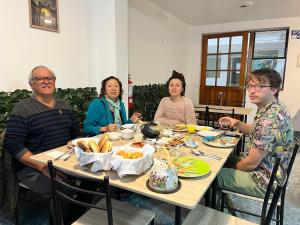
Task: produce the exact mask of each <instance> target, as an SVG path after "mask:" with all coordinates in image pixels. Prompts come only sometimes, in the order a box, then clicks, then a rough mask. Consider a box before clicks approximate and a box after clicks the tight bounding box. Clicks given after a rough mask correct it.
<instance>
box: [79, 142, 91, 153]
mask: <svg viewBox="0 0 300 225" xmlns="http://www.w3.org/2000/svg"><path fill="white" fill-rule="evenodd" d="M77 145H78V147H79V148H81V149H82V150H83V151H85V152H86V151H89V145H88V143H86V142H85V141H84V140H79V141H77Z"/></svg>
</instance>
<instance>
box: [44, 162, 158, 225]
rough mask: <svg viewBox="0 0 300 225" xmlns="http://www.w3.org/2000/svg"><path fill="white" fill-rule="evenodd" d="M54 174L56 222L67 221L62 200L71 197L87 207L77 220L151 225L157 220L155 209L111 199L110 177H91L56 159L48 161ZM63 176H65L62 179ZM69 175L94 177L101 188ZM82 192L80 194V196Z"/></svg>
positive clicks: (84, 178)
mask: <svg viewBox="0 0 300 225" xmlns="http://www.w3.org/2000/svg"><path fill="white" fill-rule="evenodd" d="M48 168H49V172H50V176H51V184H52V193H53V198H54V212H53V213H54V217H55V219H54V220H55V224H57V225H62V224H63V214H62V205H61V200H65V201H68V202H70V203H73V204H77V205H79V206H83V207H86V208H87V212H86V213H84V214H83V215H82V216H81V217H80V218H79V219H78V220H76V221H75V222H74V223H73V224H78V225H79V224H81V225H82V224H93V225H94V224H103V225H104V224H108V225H113V224H126V225H147V224H154V216H155V215H154V213H153V212H151V211H149V210H146V209H141V208H136V207H134V206H131V205H129V204H126V203H123V202H120V201H117V200H114V199H111V196H110V185H109V177H108V176H105V177H104V180H103V181H101V180H99V179H91V178H87V177H83V176H79V175H74V174H71V173H69V172H67V171H62V170H60V169H58V168H57V167H55V166H54V165H53V163H52V161H48ZM62 177H64V178H63V179H62ZM65 178H76V179H80V180H87V181H93V182H95V183H96V184H98V187H99V188H98V190H96V191H91V190H88V189H83V188H80V187H76V186H73V185H71V184H69V183H67V182H66V181H67V180H66V179H65ZM79 196H80V197H79Z"/></svg>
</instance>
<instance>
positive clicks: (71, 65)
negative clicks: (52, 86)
mask: <svg viewBox="0 0 300 225" xmlns="http://www.w3.org/2000/svg"><path fill="white" fill-rule="evenodd" d="M59 6H60V8H59V15H60V33H56V32H49V31H43V30H39V29H33V28H30V25H29V10H28V1H16V0H14V1H4V0H1V7H0V30H1V36H0V76H1V83H0V90H1V91H10V90H15V89H17V88H29V85H28V84H27V83H28V82H27V80H28V75H29V72H30V70H31V69H32V68H33V67H34V66H37V65H40V64H43V65H46V66H49V67H50V68H52V69H53V71H54V72H55V73H56V75H57V78H58V79H57V86H58V87H79V86H81V87H82V86H87V84H88V80H87V78H86V76H87V65H88V64H87V63H88V57H87V55H88V49H87V29H86V27H87V26H86V25H87V18H88V13H87V10H86V2H85V1H84V0H63V1H60V5H59Z"/></svg>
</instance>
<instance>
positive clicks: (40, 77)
mask: <svg viewBox="0 0 300 225" xmlns="http://www.w3.org/2000/svg"><path fill="white" fill-rule="evenodd" d="M31 80H32V81H36V82H38V83H43V82H45V81H46V80H47V81H48V82H49V83H52V82H54V81H55V80H56V77H55V76H49V77H43V76H37V77H33V78H32V79H31Z"/></svg>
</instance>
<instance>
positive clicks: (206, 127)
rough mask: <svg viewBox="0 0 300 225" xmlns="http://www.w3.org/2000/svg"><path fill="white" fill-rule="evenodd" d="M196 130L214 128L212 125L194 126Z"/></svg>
mask: <svg viewBox="0 0 300 225" xmlns="http://www.w3.org/2000/svg"><path fill="white" fill-rule="evenodd" d="M196 130H198V131H201V130H203V131H208V130H214V128H213V127H208V126H196Z"/></svg>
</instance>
